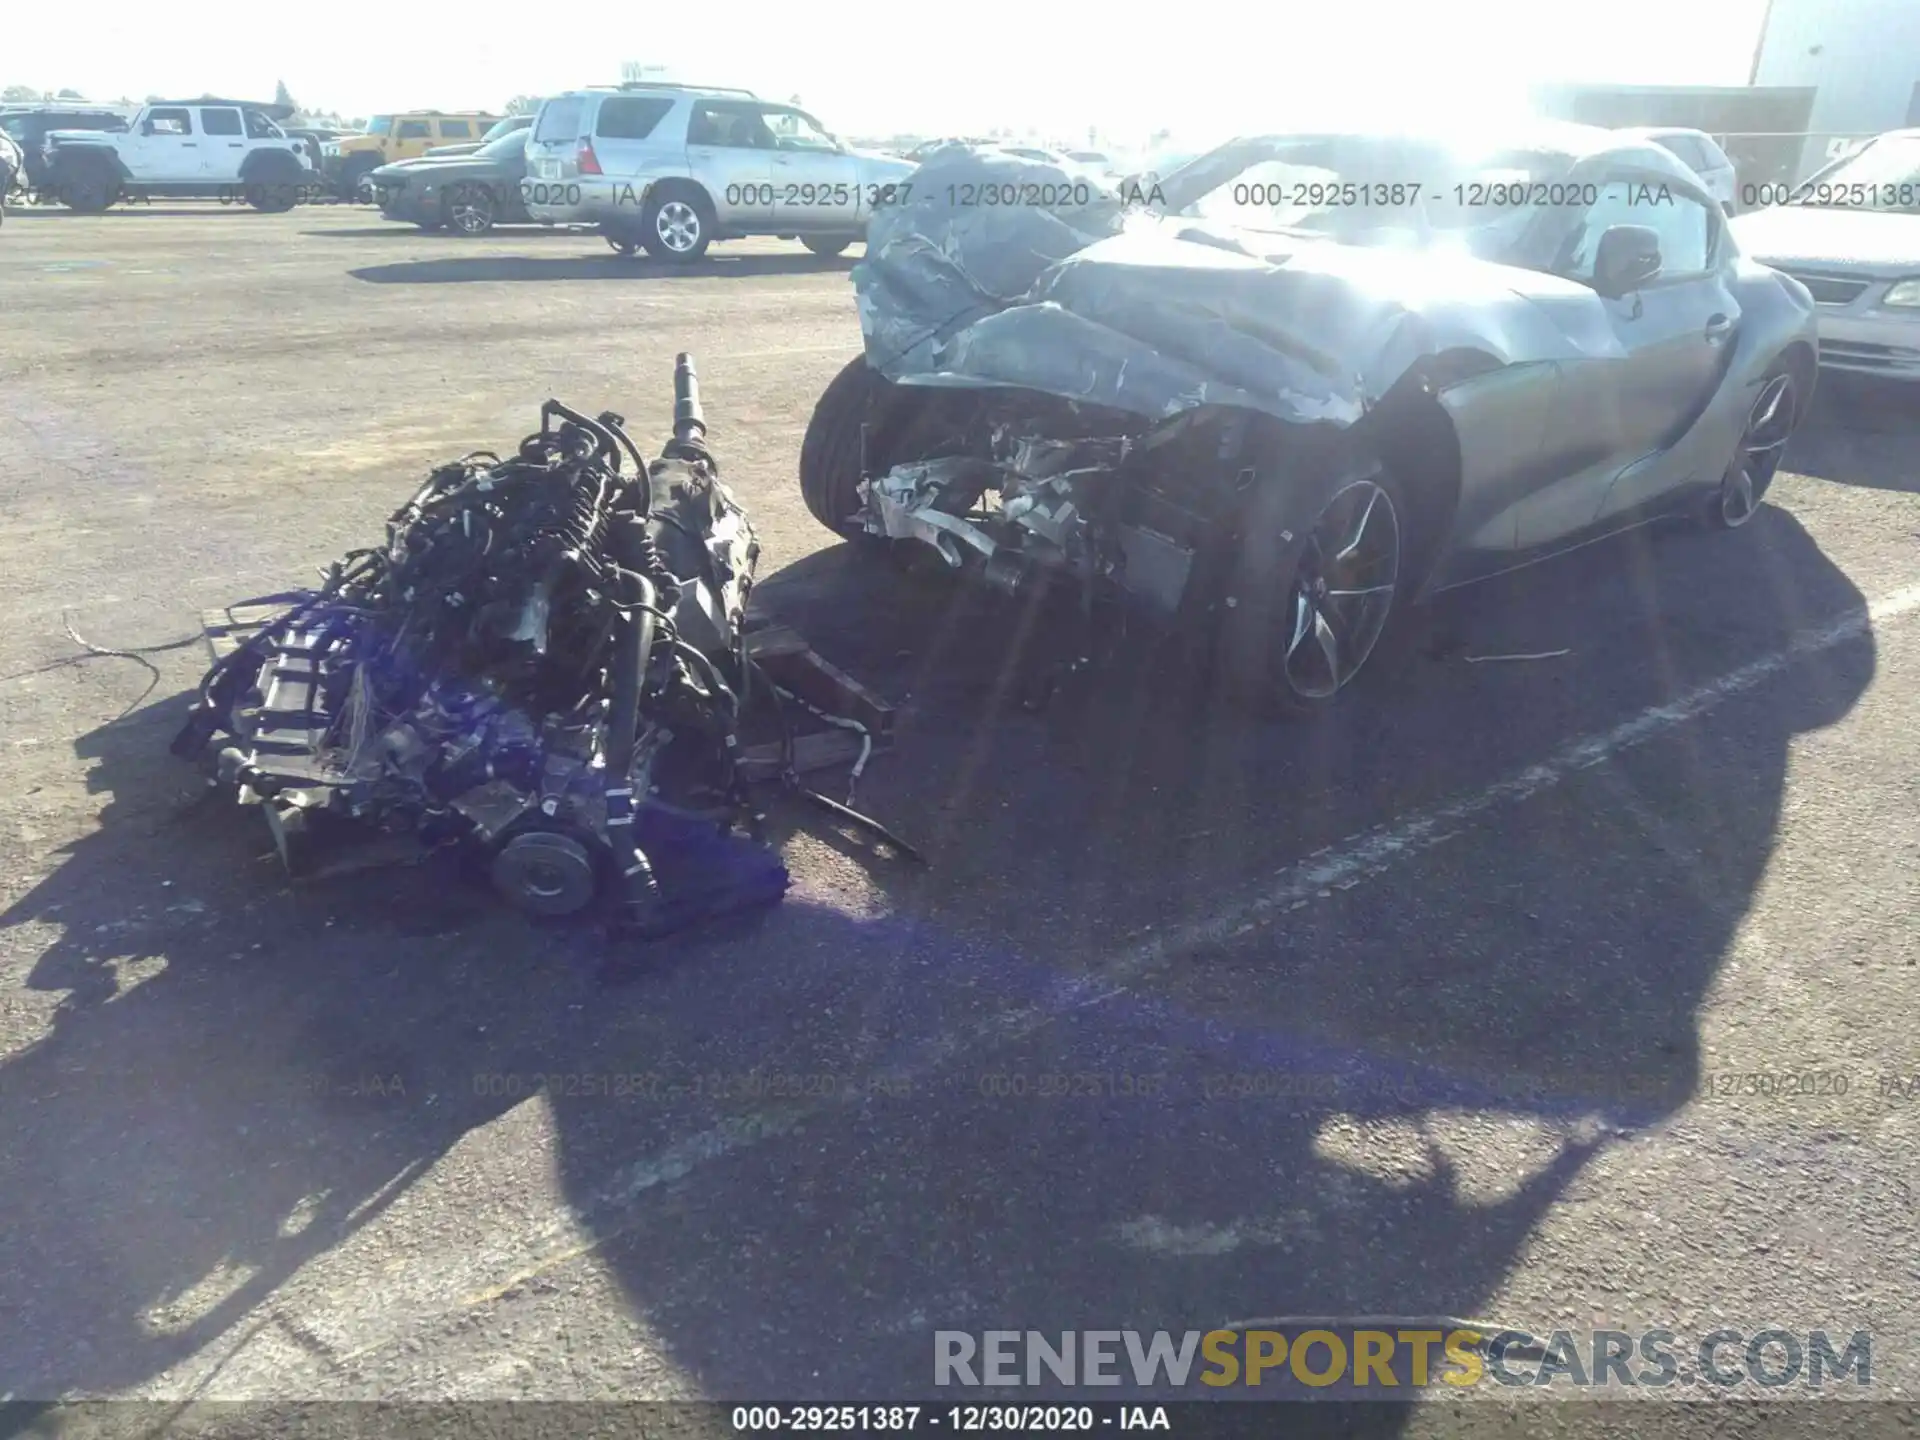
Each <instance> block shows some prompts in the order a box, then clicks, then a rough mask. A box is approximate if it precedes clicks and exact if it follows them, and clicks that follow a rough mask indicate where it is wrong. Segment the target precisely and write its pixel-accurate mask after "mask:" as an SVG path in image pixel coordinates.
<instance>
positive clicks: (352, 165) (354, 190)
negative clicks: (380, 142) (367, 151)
mask: <svg viewBox="0 0 1920 1440" xmlns="http://www.w3.org/2000/svg"><path fill="white" fill-rule="evenodd" d="M383 163H385V162H384V161H382V160H381V158H380V157H379V156H378V155H355V156H353V157H352V158H351V159H349V160H348V161H347V163H346V164H345V165H344V166H342V167H341V170H340V198H341V199H342V200H346V201H349V202H351V203H354V204H366V203H368V202H367V201H363V200H362V199H361V198H360V188H361V186H362V185H364V184H365V183H366V179H367V177H368V176H369V175H371V174H373V172H374V171H376V170H378V169H379V168H380V166H381V165H382V164H383Z"/></svg>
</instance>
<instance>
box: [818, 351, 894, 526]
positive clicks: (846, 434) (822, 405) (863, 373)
mask: <svg viewBox="0 0 1920 1440" xmlns="http://www.w3.org/2000/svg"><path fill="white" fill-rule="evenodd" d="M886 385H887V380H886V377H885V376H883V375H881V374H880V372H879V371H877V370H875V369H873V368H872V367H871V366H870V365H868V364H867V357H866V356H865V355H856V356H855V357H854V358H853V359H852V360H849V361H848V362H847V363H846V365H845V366H844V367H843V368H842V369H841V371H840V373H839V374H838V375H836V376H834V377H833V380H832V382H831V383H830V384H829V385H828V386H827V388H826V390H825V391H824V392H822V394H821V396H820V400H819V403H817V404H816V405H815V406H814V407H813V418H812V419H810V420H809V421H807V433H806V436H805V438H804V439H802V440H801V442H800V496H801V498H802V499H803V500H805V501H806V503H807V511H808V513H809V514H811V515H812V516H813V518H814V519H816V520H818V521H819V522H820V523H821V524H822V525H824V526H826V527H827V528H828V529H829V530H831V531H833V532H834V534H836V535H857V534H862V533H864V532H862V531H861V530H860V529H859V528H858V527H857V526H856V525H854V524H853V523H852V517H853V516H854V515H855V514H856V513H857V512H858V511H859V509H860V491H859V485H860V480H861V474H860V427H861V426H862V425H864V424H865V423H866V421H867V417H868V414H869V407H870V406H871V403H872V401H873V399H874V397H875V396H876V395H879V394H880V393H881V392H882V391H883V389H884V388H885V387H886Z"/></svg>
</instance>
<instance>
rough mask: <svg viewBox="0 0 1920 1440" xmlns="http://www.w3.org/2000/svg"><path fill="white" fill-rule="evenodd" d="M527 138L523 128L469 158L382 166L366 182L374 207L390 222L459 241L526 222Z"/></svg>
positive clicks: (433, 158)
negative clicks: (443, 231) (523, 192)
mask: <svg viewBox="0 0 1920 1440" xmlns="http://www.w3.org/2000/svg"><path fill="white" fill-rule="evenodd" d="M527 134H528V132H527V130H526V129H525V127H522V128H521V129H518V130H512V131H509V132H508V133H507V134H505V135H502V136H500V137H499V138H498V139H495V140H489V141H488V142H487V143H486V144H485V145H482V146H481V147H480V148H479V149H478V150H476V151H474V152H473V153H472V154H471V155H423V156H421V157H420V158H419V159H418V160H402V161H400V162H399V163H398V164H396V165H382V166H381V167H380V168H379V169H378V170H376V171H374V172H373V174H372V175H371V176H370V177H369V180H370V182H371V183H372V185H373V194H374V202H375V203H376V204H377V205H379V207H380V213H381V214H382V215H383V216H385V217H386V218H387V219H389V220H404V221H406V222H408V223H409V224H413V225H418V226H419V227H420V228H421V229H422V230H439V229H441V228H443V227H444V228H445V229H448V230H451V231H453V232H454V233H455V234H457V235H484V234H486V233H487V232H488V231H489V230H491V229H493V227H494V226H495V225H502V224H506V225H510V224H514V223H515V222H524V221H525V220H526V219H527V218H528V217H527V209H526V206H525V205H524V204H523V203H522V202H521V199H520V181H521V180H522V178H524V177H525V175H526V173H527Z"/></svg>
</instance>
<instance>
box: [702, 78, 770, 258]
mask: <svg viewBox="0 0 1920 1440" xmlns="http://www.w3.org/2000/svg"><path fill="white" fill-rule="evenodd" d="M772 142H773V135H772V132H771V131H770V130H768V129H767V126H766V122H765V121H763V120H762V119H761V118H760V107H759V106H758V105H754V104H749V103H742V102H740V101H735V100H696V101H695V102H694V105H693V112H692V114H691V115H690V116H689V117H688V119H687V166H688V168H689V169H690V170H691V171H692V173H693V177H694V179H696V180H698V181H699V182H700V183H701V184H702V185H703V186H705V187H706V191H707V194H708V195H709V196H711V197H712V199H713V208H714V214H715V218H716V219H718V221H719V223H720V227H721V228H722V229H723V230H742V231H744V230H758V231H765V230H767V229H769V228H770V227H771V226H772V224H773V200H774V195H773V143H772Z"/></svg>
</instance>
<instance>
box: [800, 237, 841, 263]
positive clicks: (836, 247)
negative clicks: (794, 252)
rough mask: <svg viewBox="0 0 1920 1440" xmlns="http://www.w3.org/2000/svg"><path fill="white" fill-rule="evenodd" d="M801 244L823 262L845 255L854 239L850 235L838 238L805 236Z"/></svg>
mask: <svg viewBox="0 0 1920 1440" xmlns="http://www.w3.org/2000/svg"><path fill="white" fill-rule="evenodd" d="M800 243H801V244H802V245H804V246H806V247H807V249H809V250H811V251H812V252H813V253H814V254H816V255H818V256H820V257H821V258H822V259H823V260H831V259H832V258H833V257H834V256H836V255H840V254H844V253H845V251H846V248H847V247H848V246H849V245H851V244H853V237H852V236H850V235H842V236H839V237H837V238H836V237H835V236H831V235H804V236H802V237H801V239H800Z"/></svg>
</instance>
